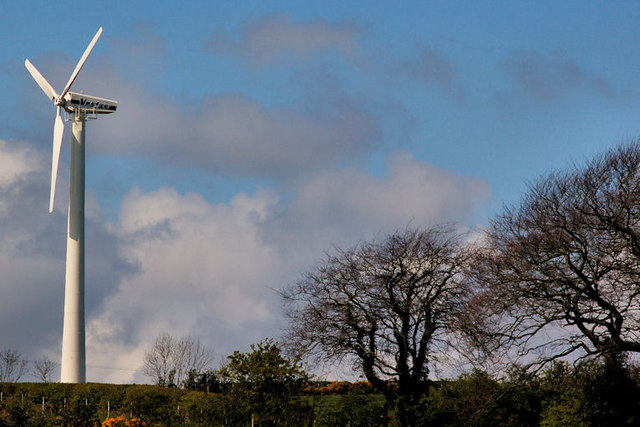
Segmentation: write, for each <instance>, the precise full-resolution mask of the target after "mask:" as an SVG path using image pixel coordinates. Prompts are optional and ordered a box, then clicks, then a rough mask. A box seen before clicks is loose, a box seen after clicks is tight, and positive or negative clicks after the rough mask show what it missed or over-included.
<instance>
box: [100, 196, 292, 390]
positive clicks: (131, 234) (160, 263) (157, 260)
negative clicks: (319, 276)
mask: <svg viewBox="0 0 640 427" xmlns="http://www.w3.org/2000/svg"><path fill="white" fill-rule="evenodd" d="M274 202H275V199H274V197H273V195H272V194H270V193H269V192H259V193H258V194H256V195H254V196H252V197H250V196H247V195H244V194H239V195H237V196H236V197H235V198H233V199H232V200H231V202H230V203H229V204H209V203H208V202H206V201H205V200H203V199H202V197H200V196H199V195H197V194H189V195H180V194H178V193H176V192H175V190H172V189H169V188H165V189H160V190H157V191H154V192H150V193H142V192H141V191H140V190H137V189H134V190H132V191H131V193H130V194H129V195H128V196H127V197H126V198H125V199H124V200H123V202H122V209H121V212H120V218H119V225H118V230H119V231H118V234H119V238H120V249H121V253H122V255H123V256H124V257H125V258H126V259H127V260H128V261H130V262H131V263H134V264H136V265H138V267H139V272H138V274H136V275H133V276H131V277H129V278H127V279H124V280H122V281H121V282H120V283H119V286H118V288H117V290H116V291H115V292H114V293H113V294H112V295H110V296H109V297H108V298H107V299H106V300H105V301H104V302H103V304H102V308H101V311H100V313H99V314H98V315H97V316H95V317H94V318H93V319H92V321H91V322H90V323H89V328H88V347H89V350H88V354H91V355H92V356H91V357H92V362H91V363H90V364H92V365H95V366H105V365H106V366H114V363H119V364H120V365H115V366H116V367H120V368H125V369H136V368H138V367H140V366H141V364H142V354H144V349H145V348H146V346H148V345H149V343H150V342H151V341H152V340H153V338H154V337H155V336H156V335H157V334H159V333H162V332H169V333H171V334H174V335H176V336H182V335H187V334H189V335H196V336H200V337H203V338H204V339H203V341H205V342H206V343H208V344H210V345H211V347H213V348H214V349H215V350H216V351H217V352H218V353H219V354H220V355H225V354H228V353H230V352H232V351H233V350H234V349H238V348H242V347H243V346H246V345H247V343H251V342H254V341H256V340H259V339H260V338H262V337H263V336H266V335H268V334H271V335H273V334H275V331H274V330H273V327H274V324H276V323H277V322H276V318H277V317H278V308H277V307H278V304H277V303H276V300H277V298H276V295H275V293H274V292H273V290H272V288H270V287H269V285H273V283H274V282H277V281H278V279H277V278H278V270H279V259H278V258H277V256H276V255H275V252H274V250H273V248H272V247H271V245H270V244H269V243H268V242H265V241H263V240H262V239H261V238H260V236H259V228H260V226H261V223H262V222H263V220H264V218H265V216H266V215H268V211H269V209H270V207H271V206H272V205H273V203H274ZM115 355H117V357H118V358H119V359H113V357H114V356H115ZM114 360H115V362H114ZM100 374H101V373H100V371H99V370H98V371H97V372H96V373H95V375H100ZM109 375H111V376H109V377H108V379H109V380H110V381H122V380H123V379H125V378H126V379H127V380H131V379H132V377H131V375H132V374H131V371H126V370H125V371H120V370H115V371H111V372H110V373H109ZM123 375H124V377H125V378H123ZM142 379H143V378H142ZM142 379H141V378H137V380H138V381H140V380H142Z"/></svg>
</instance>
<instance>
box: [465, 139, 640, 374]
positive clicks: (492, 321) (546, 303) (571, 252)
mask: <svg viewBox="0 0 640 427" xmlns="http://www.w3.org/2000/svg"><path fill="white" fill-rule="evenodd" d="M471 266H472V267H473V268H472V270H471V272H470V273H471V274H470V277H471V278H472V280H473V281H474V282H475V286H476V287H477V288H478V289H479V290H480V292H478V294H477V296H476V299H475V304H473V305H472V306H471V308H472V309H473V310H471V311H470V317H471V318H472V322H471V323H472V324H473V325H474V326H476V327H477V329H476V330H477V331H480V332H481V333H480V334H478V335H476V336H475V338H476V339H477V342H479V343H482V344H484V345H486V346H487V347H486V349H487V350H492V349H496V348H499V347H502V348H509V349H513V348H517V349H518V354H520V355H532V354H533V353H535V356H536V360H539V361H542V362H544V361H548V360H551V359H553V358H558V357H563V356H566V355H569V354H574V355H575V354H577V355H582V356H584V355H601V354H606V353H611V352H620V351H622V352H638V351H640V145H639V144H637V143H634V144H630V145H626V146H621V147H618V148H616V149H612V150H609V151H607V152H606V153H604V154H603V155H601V156H598V157H596V158H594V159H593V160H591V161H589V162H588V163H586V164H585V165H584V166H581V167H574V168H572V169H571V170H569V171H566V172H555V173H552V174H549V175H547V176H545V177H543V178H542V179H540V180H539V181H537V182H536V183H534V184H533V185H532V186H531V188H530V190H529V192H528V194H526V196H525V197H524V199H523V200H522V202H521V203H520V204H518V205H516V206H513V207H510V208H506V209H505V210H504V212H503V213H502V214H501V215H499V216H497V217H496V218H494V219H493V221H492V222H491V225H490V227H489V229H488V231H487V233H486V241H485V244H484V245H483V247H482V248H481V249H480V250H479V251H478V253H477V254H476V257H475V259H474V262H472V263H471Z"/></svg>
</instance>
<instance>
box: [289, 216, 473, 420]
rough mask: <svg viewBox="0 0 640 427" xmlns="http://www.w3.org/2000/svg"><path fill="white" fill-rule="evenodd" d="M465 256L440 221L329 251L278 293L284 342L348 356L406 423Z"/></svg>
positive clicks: (439, 342)
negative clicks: (282, 304)
mask: <svg viewBox="0 0 640 427" xmlns="http://www.w3.org/2000/svg"><path fill="white" fill-rule="evenodd" d="M465 259H466V255H465V252H464V251H463V250H462V248H461V245H460V243H459V237H458V236H457V235H456V234H455V233H454V231H453V229H452V228H451V227H449V226H442V225H439V226H434V227H432V228H429V229H426V230H410V229H407V230H404V231H399V232H395V233H393V234H390V235H388V236H386V237H385V238H384V239H382V241H380V242H378V241H371V242H363V243H361V244H359V245H357V246H355V247H353V248H351V249H347V250H341V249H337V250H336V251H335V253H333V254H328V255H327V256H326V258H325V259H324V260H322V261H321V262H320V263H319V264H318V265H317V266H316V267H315V268H313V269H312V270H310V271H308V272H307V273H306V274H305V275H304V276H303V277H302V279H300V280H299V281H298V282H296V283H295V284H293V285H292V286H290V287H289V288H287V289H286V290H285V291H283V293H282V295H283V298H284V301H285V304H286V312H287V315H288V318H289V331H288V334H287V336H286V341H287V342H288V343H289V347H290V348H292V349H293V350H295V351H296V352H297V353H298V354H305V355H310V356H316V357H319V358H321V359H324V360H330V361H344V360H345V359H348V360H351V361H355V365H356V367H357V369H359V370H360V371H361V372H362V374H364V376H365V377H366V378H367V380H369V381H370V382H371V384H372V385H373V386H374V387H375V388H376V389H378V390H380V391H382V392H383V393H385V395H386V397H387V398H388V399H389V400H395V399H396V397H399V399H398V401H397V405H398V409H399V412H400V416H401V418H402V417H405V419H404V420H403V422H405V424H410V423H411V417H412V415H411V408H412V407H413V406H415V405H416V403H417V402H418V401H419V399H420V397H421V396H422V395H424V394H426V393H427V392H428V382H427V381H428V374H429V365H430V364H432V363H433V362H434V359H435V357H436V355H437V354H442V353H444V352H447V351H451V350H452V347H451V346H450V343H451V341H450V339H451V336H452V335H451V334H452V331H454V329H455V319H456V318H457V315H458V312H459V310H462V309H463V307H464V299H465V295H466V293H465V290H464V288H463V287H462V286H461V284H460V282H459V280H458V279H459V275H460V273H461V271H462V269H463V265H464V262H465ZM392 383H395V385H397V389H396V386H395V385H394V384H392Z"/></svg>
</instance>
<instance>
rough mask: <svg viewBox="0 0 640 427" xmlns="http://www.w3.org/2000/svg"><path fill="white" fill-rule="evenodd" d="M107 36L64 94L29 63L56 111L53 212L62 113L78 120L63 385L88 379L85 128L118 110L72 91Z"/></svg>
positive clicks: (75, 125) (104, 101) (73, 159)
mask: <svg viewBox="0 0 640 427" xmlns="http://www.w3.org/2000/svg"><path fill="white" fill-rule="evenodd" d="M101 34H102V27H101V28H100V29H99V30H98V32H97V33H96V35H95V36H94V37H93V39H92V40H91V43H89V46H87V49H86V50H85V51H84V54H83V55H82V57H81V58H80V61H78V64H77V65H76V68H75V69H74V70H73V73H71V77H70V78H69V81H68V82H67V85H66V86H65V87H64V89H63V90H62V92H61V93H60V94H58V93H57V92H56V91H55V90H54V89H53V87H52V86H51V85H50V84H49V82H48V81H47V80H46V79H45V78H44V77H43V76H42V74H40V72H39V71H38V70H37V69H36V67H34V66H33V64H32V63H31V62H29V60H28V59H27V60H25V62H24V65H25V67H27V70H29V73H31V76H33V78H34V80H35V81H36V83H38V85H39V86H40V88H41V89H42V91H43V92H44V93H45V94H46V95H47V97H48V98H49V99H50V100H51V101H53V104H54V105H55V106H56V107H57V108H56V118H55V121H54V126H53V154H52V159H51V192H50V195H49V213H51V212H53V202H54V197H55V192H56V178H57V176H58V161H59V159H60V147H61V145H62V137H63V135H64V122H63V119H62V114H61V110H62V109H64V110H65V112H66V113H67V114H68V117H69V120H71V121H72V122H73V125H72V132H71V176H70V180H69V182H70V184H69V186H70V189H69V211H68V222H67V264H66V265H67V267H66V272H65V287H64V326H63V332H62V359H61V362H62V366H61V369H60V381H61V382H63V383H83V382H85V381H86V355H85V324H84V323H85V322H84V176H85V174H84V163H85V162H84V159H85V150H84V149H85V124H86V121H87V119H95V118H97V115H98V114H108V113H113V112H115V111H116V108H117V107H118V102H117V101H113V100H111V99H105V98H98V97H96V96H90V95H85V94H84V93H76V92H71V91H70V89H71V85H72V84H73V82H74V81H75V79H76V77H78V73H79V72H80V70H81V69H82V66H83V65H84V63H85V61H86V60H87V58H88V57H89V54H90V53H91V50H92V49H93V47H94V46H95V44H96V42H97V41H98V39H99V38H100V35H101Z"/></svg>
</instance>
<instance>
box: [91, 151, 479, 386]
mask: <svg viewBox="0 0 640 427" xmlns="http://www.w3.org/2000/svg"><path fill="white" fill-rule="evenodd" d="M488 195H489V190H488V188H487V185H486V184H485V183H484V182H482V181H480V180H477V179H473V178H466V177H462V176H458V175H456V174H454V173H452V172H449V171H444V170H441V169H438V168H436V167H434V166H432V165H429V164H427V163H424V162H421V161H418V160H416V159H414V158H413V157H412V156H411V155H409V154H406V153H399V154H397V155H394V156H392V157H390V158H389V160H388V172H387V174H386V175H385V176H382V177H373V176H371V175H369V174H367V173H365V172H363V171H359V170H356V169H347V170H342V171H334V172H326V173H319V174H316V175H314V176H313V177H309V178H307V179H303V180H301V181H300V183H299V185H298V186H297V187H296V188H295V190H294V193H293V194H292V195H290V196H289V197H283V195H278V194H277V193H275V192H274V191H272V190H259V191H257V192H256V193H255V194H253V195H247V194H244V193H240V194H238V195H236V196H235V197H234V198H233V199H232V200H231V201H230V202H229V203H217V204H214V203H210V202H207V201H206V200H204V199H203V198H202V197H201V196H200V195H198V194H185V195H183V194H179V193H177V192H176V191H175V190H173V189H171V188H163V189H160V190H156V191H151V192H143V191H141V190H139V189H135V188H134V189H133V190H132V191H131V192H130V193H129V194H128V195H127V196H126V197H125V199H124V200H123V201H122V205H121V210H120V216H119V219H118V224H117V226H116V228H117V235H118V240H119V255H120V256H121V257H123V258H124V259H125V260H126V261H127V262H128V263H130V264H132V265H136V266H137V270H136V272H134V273H132V274H130V275H128V276H127V277H126V278H123V279H122V280H121V281H120V282H119V284H118V287H117V289H115V290H114V292H113V293H112V294H111V295H109V296H108V297H107V298H105V300H104V301H103V303H102V305H101V306H100V308H99V309H98V310H96V311H95V312H94V313H95V315H94V316H93V317H92V319H91V321H90V322H89V328H88V344H89V350H88V354H90V355H91V356H90V357H91V362H89V366H90V367H91V366H94V367H95V368H92V369H93V371H91V370H90V378H95V377H96V376H99V377H100V378H101V379H105V378H106V380H108V381H115V382H120V381H132V380H135V381H144V377H141V376H140V373H139V372H138V373H135V372H134V370H135V369H138V368H140V366H141V364H142V355H143V354H144V349H145V348H147V347H148V346H149V345H150V343H151V342H152V340H153V338H154V337H155V336H156V335H157V334H159V333H162V332H169V333H171V334H173V335H176V336H180V335H186V334H190V335H195V336H199V337H201V338H202V340H203V342H206V343H207V344H209V345H210V346H211V347H213V348H214V349H215V350H216V352H217V353H218V355H219V356H224V355H226V354H229V353H230V352H232V351H233V350H236V349H241V348H246V346H247V345H248V344H250V343H252V342H255V341H257V340H259V339H262V338H264V337H266V336H272V337H273V336H278V335H279V327H280V326H282V322H283V319H282V318H281V312H280V303H279V300H278V297H277V293H276V290H277V289H279V288H281V287H282V286H284V285H286V284H287V283H290V282H291V281H293V280H295V279H296V277H297V275H298V274H299V273H300V272H301V271H303V270H304V269H306V268H308V267H310V264H311V263H313V262H314V261H315V260H317V259H318V258H319V257H320V256H321V254H322V252H323V251H324V250H327V249H329V248H330V247H331V245H339V246H343V245H346V246H350V245H352V244H355V243H356V242H357V241H358V240H360V239H362V238H370V237H373V236H375V235H377V234H379V233H386V232H389V231H392V230H394V229H396V228H402V227H405V226H408V225H410V226H416V227H419V226H424V225H428V224H432V223H434V222H441V221H452V220H456V219H458V220H461V219H464V218H468V216H469V215H470V212H472V211H473V210H474V209H475V208H477V207H478V205H479V204H481V203H482V202H483V201H484V200H485V199H486V197H488ZM104 366H112V367H117V368H120V370H118V369H116V370H111V371H107V373H106V374H105V373H104V372H103V369H102V368H99V367H104ZM121 369H125V370H121ZM127 369H128V370H127ZM92 375H93V376H92Z"/></svg>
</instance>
